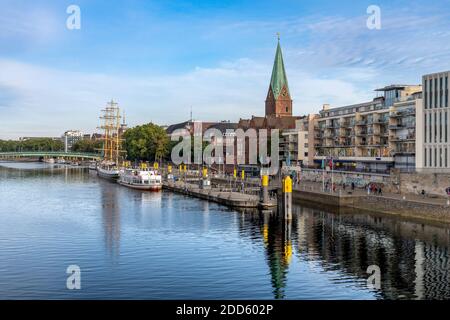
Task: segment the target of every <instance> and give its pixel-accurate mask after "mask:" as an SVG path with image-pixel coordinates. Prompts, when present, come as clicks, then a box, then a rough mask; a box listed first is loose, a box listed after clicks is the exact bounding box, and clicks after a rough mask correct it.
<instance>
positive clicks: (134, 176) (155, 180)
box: [118, 168, 162, 191]
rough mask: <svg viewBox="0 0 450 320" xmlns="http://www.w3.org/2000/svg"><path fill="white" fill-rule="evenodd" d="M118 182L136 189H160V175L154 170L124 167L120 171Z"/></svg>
mask: <svg viewBox="0 0 450 320" xmlns="http://www.w3.org/2000/svg"><path fill="white" fill-rule="evenodd" d="M118 183H119V184H120V185H122V186H125V187H129V188H132V189H138V190H150V191H159V190H161V189H162V178H161V175H160V174H159V173H158V172H157V171H154V170H147V169H128V168H127V169H124V170H122V171H121V172H120V175H119V180H118Z"/></svg>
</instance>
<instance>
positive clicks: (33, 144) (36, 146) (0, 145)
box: [0, 138, 64, 152]
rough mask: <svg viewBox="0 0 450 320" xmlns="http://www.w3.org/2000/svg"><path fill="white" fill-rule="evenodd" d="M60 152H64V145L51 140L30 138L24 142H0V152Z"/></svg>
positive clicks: (59, 141)
mask: <svg viewBox="0 0 450 320" xmlns="http://www.w3.org/2000/svg"><path fill="white" fill-rule="evenodd" d="M61 150H64V143H63V142H62V141H61V140H55V139H51V138H30V139H27V140H24V141H17V140H0V152H15V151H16V152H17V151H61Z"/></svg>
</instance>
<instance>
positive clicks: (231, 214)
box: [0, 166, 450, 299]
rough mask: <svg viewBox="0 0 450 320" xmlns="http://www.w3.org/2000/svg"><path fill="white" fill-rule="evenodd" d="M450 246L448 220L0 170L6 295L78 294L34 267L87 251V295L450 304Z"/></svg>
mask: <svg viewBox="0 0 450 320" xmlns="http://www.w3.org/2000/svg"><path fill="white" fill-rule="evenodd" d="M24 194H27V195H32V196H28V197H27V204H26V205H22V202H23V201H22V199H23V195H24ZM21 201H22V202H21ZM42 211H43V213H42ZM74 226H75V227H74ZM25 235H26V236H25ZM449 246H450V228H449V227H448V226H443V225H430V224H421V223H415V222H410V221H405V220H401V219H395V218H392V217H386V216H380V215H375V214H362V213H360V212H332V211H330V210H323V209H315V208H308V207H305V206H303V205H302V206H294V208H293V219H292V220H291V221H284V220H283V219H281V218H280V217H279V215H277V214H276V213H275V212H257V211H248V210H247V211H238V212H237V211H235V210H229V209H227V208H224V207H222V206H220V205H217V204H214V203H209V202H206V201H202V200H198V199H193V198H189V197H186V196H183V195H178V194H173V193H170V192H162V193H150V192H140V191H136V190H131V189H127V188H123V187H121V186H119V185H117V184H112V183H109V182H107V181H103V180H100V179H98V178H97V177H96V175H95V174H93V173H92V172H91V173H89V172H88V171H86V170H81V169H79V168H76V169H73V168H46V169H45V170H43V168H42V167H35V168H29V170H24V168H20V170H17V168H4V167H1V166H0V271H1V272H0V288H5V289H4V290H3V289H2V290H3V291H0V298H17V297H22V296H24V295H27V296H28V297H30V298H49V297H52V298H60V297H66V296H67V297H72V296H71V294H73V293H71V292H67V291H64V290H63V289H61V286H60V285H59V284H55V285H54V287H52V286H51V283H49V284H48V285H47V287H42V282H40V281H36V280H35V279H36V276H33V273H30V270H29V269H27V268H28V267H27V266H30V265H32V266H34V268H36V269H39V270H42V271H43V272H44V271H45V273H46V274H47V273H48V274H57V273H58V272H59V271H60V270H65V267H66V263H67V261H73V259H74V257H76V259H77V260H75V261H80V263H81V264H82V265H88V266H90V269H89V270H87V271H86V272H85V273H84V274H85V276H86V278H87V279H89V281H91V282H90V283H89V285H88V286H86V288H85V289H84V290H83V292H82V294H83V297H86V298H118V299H122V298H125V299H126V298H149V299H155V298H167V299H174V298H178V299H186V298H194V299H195V298H198V299H203V298H212V299H220V298H230V299H233V298H250V299H252V298H253V299H268V298H275V299H309V298H314V299H371V298H378V299H402V298H403V299H450V261H449V256H450V253H449ZM42 257H44V258H45V259H42ZM17 261H19V262H20V261H24V263H23V264H21V263H19V262H17ZM25 262H26V263H25ZM370 265H378V266H379V267H380V269H381V289H380V290H378V291H371V290H369V289H368V288H367V284H366V279H367V278H368V274H367V273H366V270H367V267H368V266H370ZM63 275H64V274H63ZM24 277H25V278H26V279H23V281H21V283H27V286H28V287H26V288H21V287H17V286H18V283H19V282H17V281H16V280H17V279H19V278H20V279H22V278H24ZM42 277H44V276H42ZM13 279H16V280H14V281H13ZM46 279H47V278H46ZM87 281H88V280H87Z"/></svg>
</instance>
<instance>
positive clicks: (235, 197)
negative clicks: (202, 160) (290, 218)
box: [163, 181, 277, 208]
mask: <svg viewBox="0 0 450 320" xmlns="http://www.w3.org/2000/svg"><path fill="white" fill-rule="evenodd" d="M163 188H165V189H167V190H170V191H174V192H178V193H182V194H185V195H189V196H193V197H196V198H200V199H204V200H208V201H213V202H217V203H220V204H223V205H226V206H229V207H236V208H260V207H261V205H260V197H259V196H258V195H254V194H246V193H241V192H236V191H233V190H230V189H227V188H225V187H216V188H214V187H213V188H208V189H202V188H200V186H199V184H195V183H189V182H183V181H176V182H170V181H166V182H164V183H163ZM267 206H268V207H276V206H277V203H276V200H274V199H273V200H271V202H270V203H269V204H268V205H267Z"/></svg>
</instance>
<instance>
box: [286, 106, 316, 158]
mask: <svg viewBox="0 0 450 320" xmlns="http://www.w3.org/2000/svg"><path fill="white" fill-rule="evenodd" d="M316 117H317V115H315V114H310V115H307V116H305V117H303V118H301V119H298V120H296V121H295V129H287V130H283V131H282V132H281V140H280V159H281V162H282V164H283V165H291V166H305V167H309V166H313V164H314V153H315V147H314V123H315V119H316Z"/></svg>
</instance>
